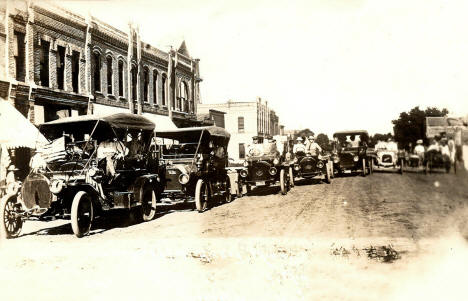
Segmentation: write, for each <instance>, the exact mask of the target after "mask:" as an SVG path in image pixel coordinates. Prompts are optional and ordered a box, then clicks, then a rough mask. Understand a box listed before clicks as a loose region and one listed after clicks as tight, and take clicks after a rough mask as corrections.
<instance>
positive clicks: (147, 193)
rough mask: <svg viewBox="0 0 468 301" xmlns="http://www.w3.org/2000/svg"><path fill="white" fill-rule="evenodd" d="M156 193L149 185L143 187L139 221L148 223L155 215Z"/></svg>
mask: <svg viewBox="0 0 468 301" xmlns="http://www.w3.org/2000/svg"><path fill="white" fill-rule="evenodd" d="M156 202H157V198H156V192H155V191H154V189H153V188H152V187H151V185H145V187H144V188H143V193H142V196H141V219H142V220H143V221H145V222H148V221H150V220H152V219H153V218H154V216H155V215H156Z"/></svg>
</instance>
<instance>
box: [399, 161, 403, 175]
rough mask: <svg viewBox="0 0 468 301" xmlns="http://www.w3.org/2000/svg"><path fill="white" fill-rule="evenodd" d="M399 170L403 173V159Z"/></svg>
mask: <svg viewBox="0 0 468 301" xmlns="http://www.w3.org/2000/svg"><path fill="white" fill-rule="evenodd" d="M399 172H400V175H402V174H403V159H400V170H399Z"/></svg>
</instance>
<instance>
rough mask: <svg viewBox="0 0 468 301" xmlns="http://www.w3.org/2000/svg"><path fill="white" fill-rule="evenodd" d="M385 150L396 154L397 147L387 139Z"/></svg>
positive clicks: (391, 140) (390, 139)
mask: <svg viewBox="0 0 468 301" xmlns="http://www.w3.org/2000/svg"><path fill="white" fill-rule="evenodd" d="M387 150H388V151H391V152H398V145H397V144H396V142H395V141H393V139H392V138H388V140H387Z"/></svg>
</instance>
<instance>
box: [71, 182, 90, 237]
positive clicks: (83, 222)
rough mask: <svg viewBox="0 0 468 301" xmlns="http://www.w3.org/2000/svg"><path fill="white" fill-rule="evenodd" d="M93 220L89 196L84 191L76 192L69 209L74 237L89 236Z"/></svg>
mask: <svg viewBox="0 0 468 301" xmlns="http://www.w3.org/2000/svg"><path fill="white" fill-rule="evenodd" d="M93 219H94V208H93V201H92V199H91V196H90V195H89V194H88V193H87V192H85V191H78V193H77V194H76V195H75V197H74V198H73V202H72V207H71V224H72V229H73V233H74V234H75V235H76V237H83V236H85V235H87V234H89V231H90V230H91V224H92V223H93Z"/></svg>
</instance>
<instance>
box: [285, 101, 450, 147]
mask: <svg viewBox="0 0 468 301" xmlns="http://www.w3.org/2000/svg"><path fill="white" fill-rule="evenodd" d="M447 114H448V110H447V109H446V108H443V109H439V108H436V107H428V108H426V109H425V110H421V109H420V108H419V106H416V107H414V108H412V109H411V110H409V111H408V112H401V113H400V115H399V116H398V118H397V119H394V120H392V124H393V133H394V135H392V133H386V134H381V133H376V134H374V135H371V136H370V137H369V146H370V147H374V146H375V144H377V142H378V141H379V140H380V141H387V140H388V139H389V138H392V139H394V140H395V141H396V142H397V143H398V146H399V148H404V149H408V148H409V144H410V143H412V144H413V145H414V144H415V142H416V141H417V140H419V139H422V140H423V141H424V143H428V141H427V138H426V117H446V116H447ZM311 135H314V132H313V131H311V130H310V129H308V128H307V129H303V130H300V131H298V132H296V133H295V134H294V136H293V137H294V139H297V138H298V137H303V138H307V137H308V136H311ZM315 141H316V142H317V143H318V144H319V145H320V147H322V149H324V150H326V151H330V150H331V149H332V146H331V143H330V142H331V141H330V138H329V137H328V135H327V134H324V133H320V134H318V135H317V136H316V138H315Z"/></svg>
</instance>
